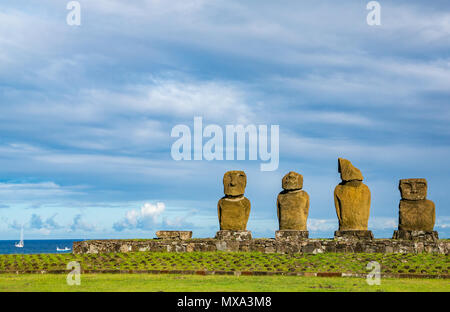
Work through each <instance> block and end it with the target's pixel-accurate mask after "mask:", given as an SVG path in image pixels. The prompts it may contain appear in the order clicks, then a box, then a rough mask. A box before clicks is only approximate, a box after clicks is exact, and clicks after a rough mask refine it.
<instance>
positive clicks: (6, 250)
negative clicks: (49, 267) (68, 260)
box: [0, 239, 82, 254]
mask: <svg viewBox="0 0 450 312" xmlns="http://www.w3.org/2000/svg"><path fill="white" fill-rule="evenodd" d="M80 240H82V239H54V240H53V239H46V240H25V241H24V247H23V248H17V247H15V246H14V244H15V243H17V242H18V240H16V241H13V240H0V254H39V253H70V252H72V243H73V242H76V241H80ZM56 247H58V248H64V247H68V248H70V251H56Z"/></svg>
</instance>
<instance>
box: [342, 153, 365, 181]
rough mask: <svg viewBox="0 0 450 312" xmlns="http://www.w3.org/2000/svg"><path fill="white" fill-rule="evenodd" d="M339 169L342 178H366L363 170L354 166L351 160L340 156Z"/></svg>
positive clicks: (352, 179) (348, 179) (346, 179)
mask: <svg viewBox="0 0 450 312" xmlns="http://www.w3.org/2000/svg"><path fill="white" fill-rule="evenodd" d="M338 171H339V173H340V174H341V180H342V181H344V182H348V181H362V180H363V179H364V177H363V175H362V173H361V171H360V170H359V169H358V168H356V167H354V166H353V165H352V163H351V162H350V160H347V159H344V158H338Z"/></svg>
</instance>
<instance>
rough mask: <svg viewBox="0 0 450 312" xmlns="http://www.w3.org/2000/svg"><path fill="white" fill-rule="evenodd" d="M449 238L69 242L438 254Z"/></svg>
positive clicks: (77, 248)
mask: <svg viewBox="0 0 450 312" xmlns="http://www.w3.org/2000/svg"><path fill="white" fill-rule="evenodd" d="M449 250H450V240H448V239H445V240H438V241H414V240H402V239H398V240H397V239H373V240H367V239H362V240H355V239H350V240H345V239H344V240H341V239H302V240H277V239H273V238H262V239H250V240H240V241H239V240H235V239H228V240H221V239H214V238H196V239H187V240H179V239H177V240H173V239H146V240H144V239H142V240H90V241H81V242H74V243H73V253H75V254H85V253H87V254H96V253H109V252H136V251H142V252H193V251H242V252H246V251H256V252H264V253H283V254H287V253H313V254H316V253H325V252H344V253H358V252H365V253H374V252H377V253H422V252H423V253H439V254H448V253H449Z"/></svg>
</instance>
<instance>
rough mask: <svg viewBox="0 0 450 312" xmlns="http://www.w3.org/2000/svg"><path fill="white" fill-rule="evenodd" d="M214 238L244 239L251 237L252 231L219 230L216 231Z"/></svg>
mask: <svg viewBox="0 0 450 312" xmlns="http://www.w3.org/2000/svg"><path fill="white" fill-rule="evenodd" d="M215 239H218V240H236V241H244V240H250V239H252V232H250V231H229V230H226V231H225V230H220V231H218V232H217V233H216V237H215Z"/></svg>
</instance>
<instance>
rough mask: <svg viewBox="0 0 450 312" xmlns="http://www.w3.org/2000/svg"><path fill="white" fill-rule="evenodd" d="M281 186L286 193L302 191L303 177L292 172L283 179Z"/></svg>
mask: <svg viewBox="0 0 450 312" xmlns="http://www.w3.org/2000/svg"><path fill="white" fill-rule="evenodd" d="M281 186H282V187H283V189H284V190H285V191H292V190H301V189H302V188H303V176H302V175H301V174H299V173H297V172H294V171H291V172H289V173H288V174H286V175H285V176H284V177H283V180H282V183H281Z"/></svg>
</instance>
